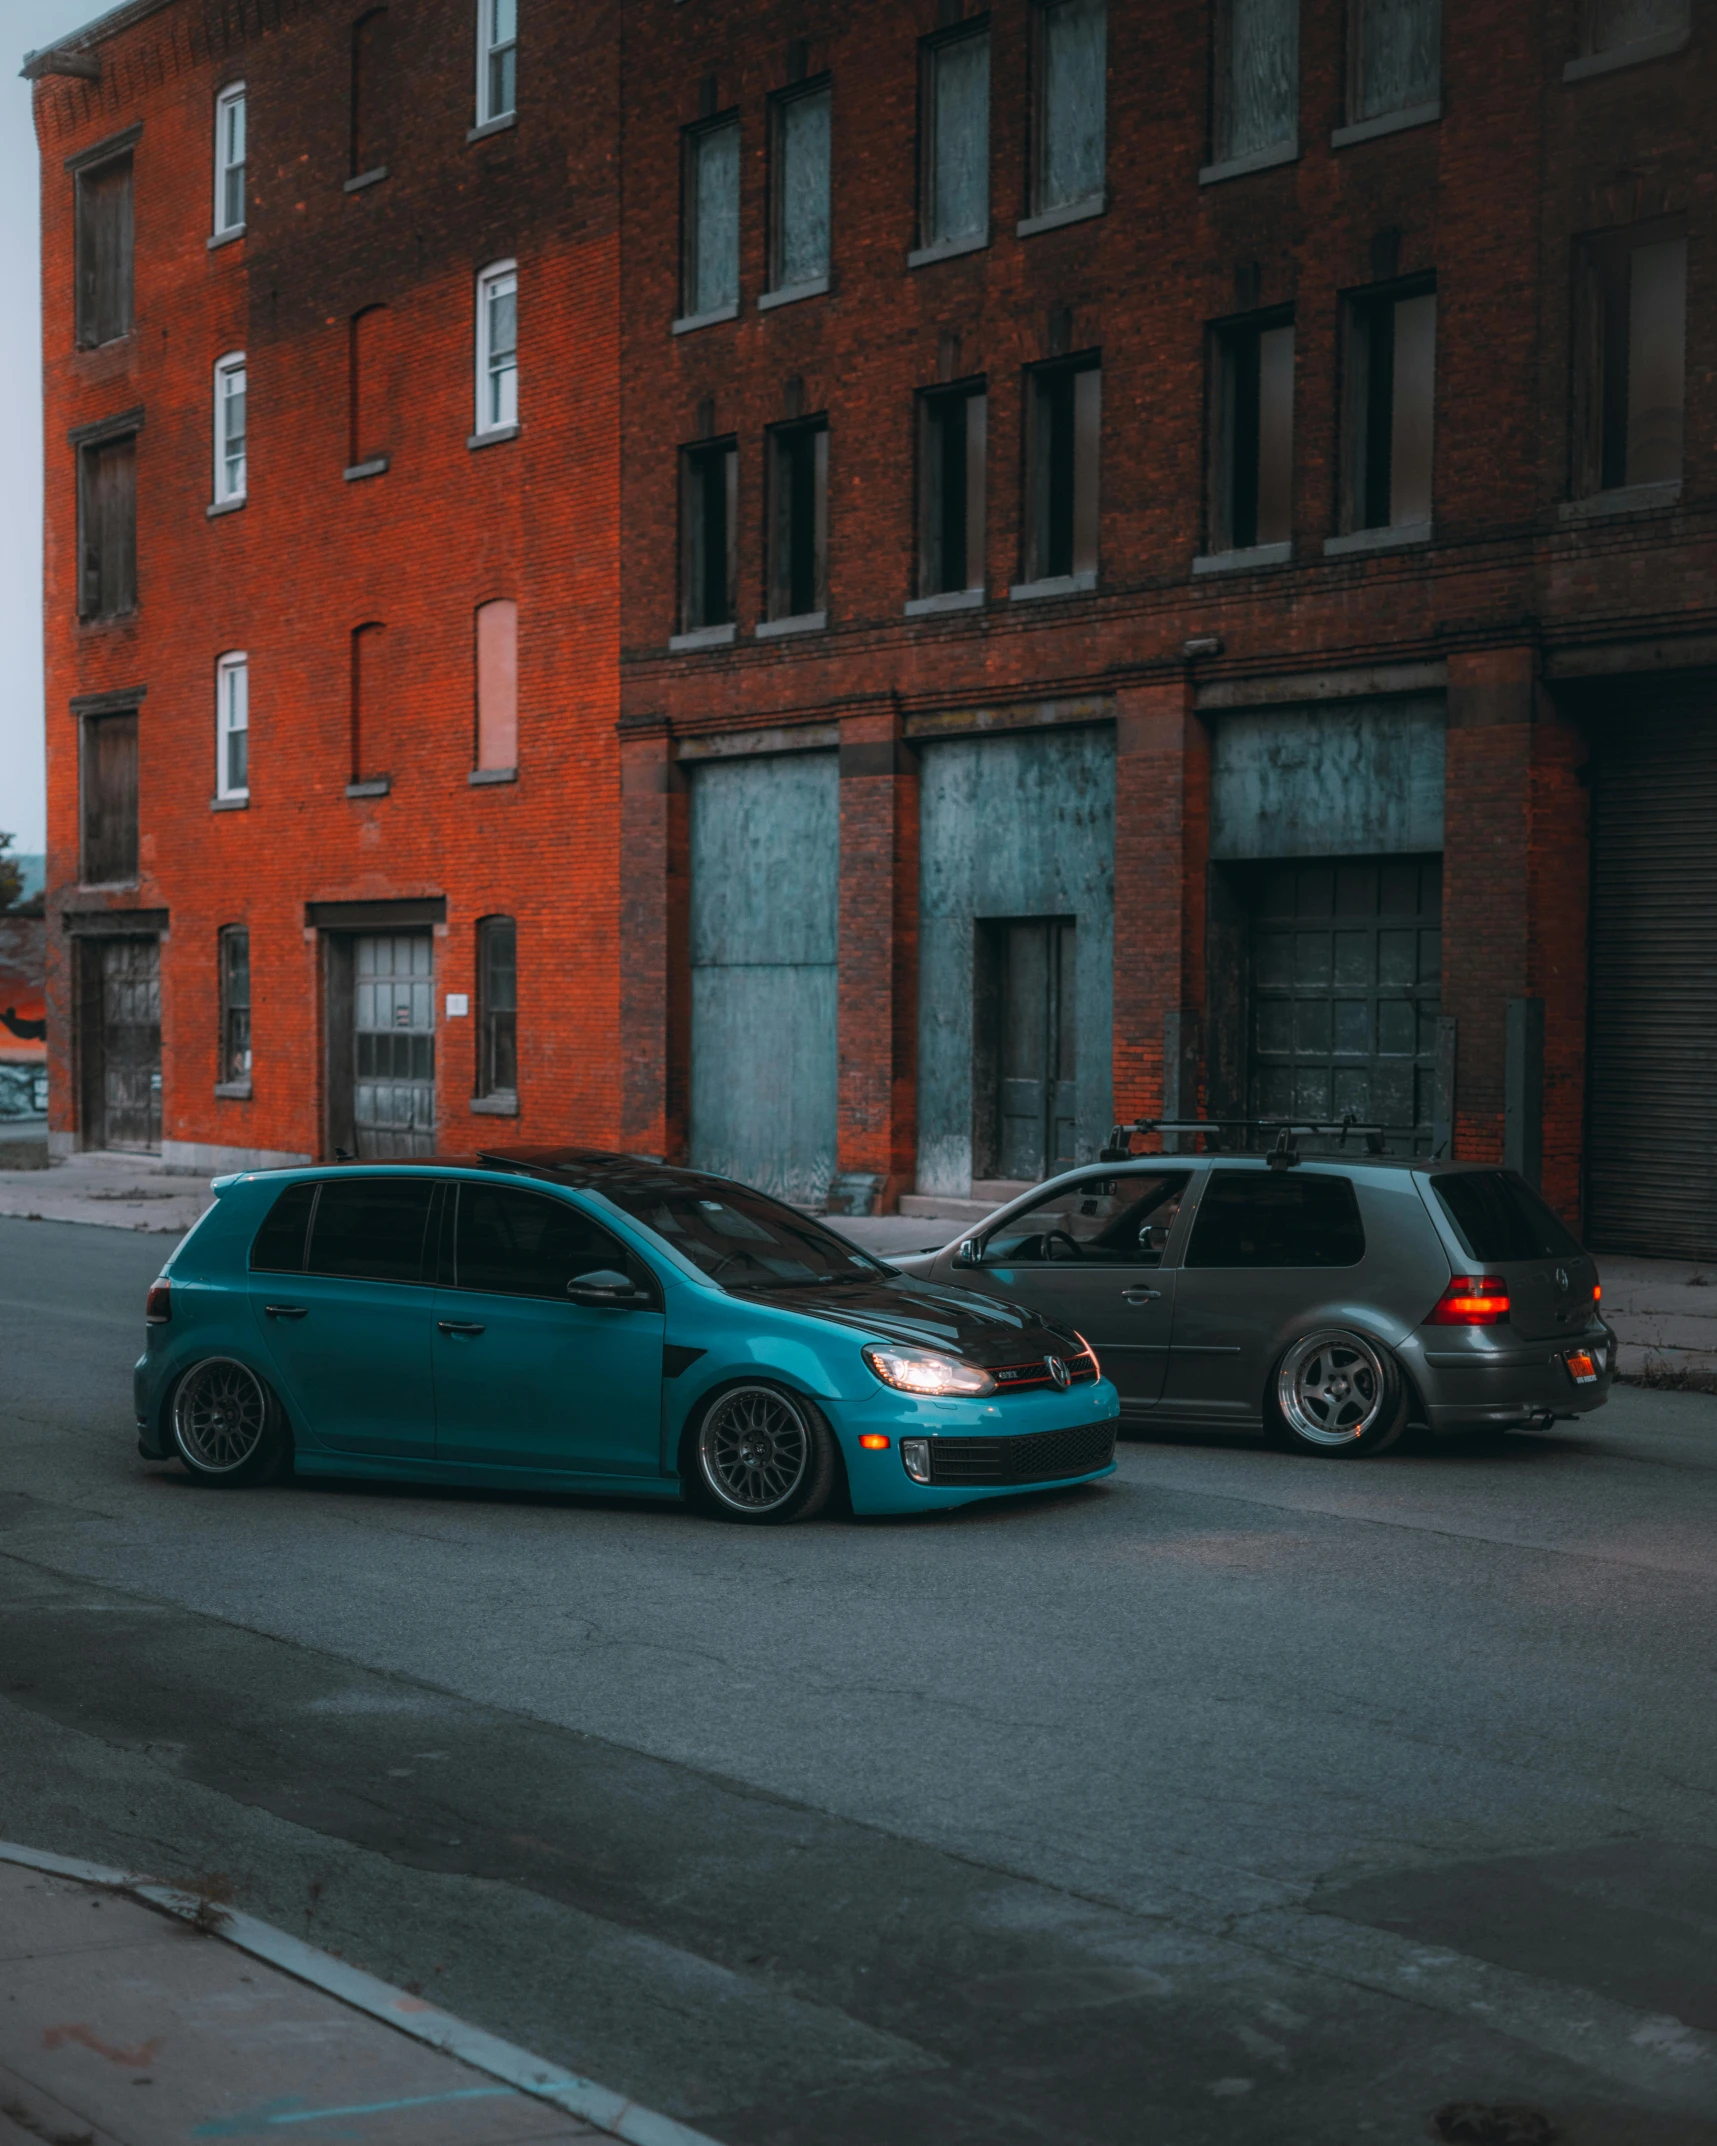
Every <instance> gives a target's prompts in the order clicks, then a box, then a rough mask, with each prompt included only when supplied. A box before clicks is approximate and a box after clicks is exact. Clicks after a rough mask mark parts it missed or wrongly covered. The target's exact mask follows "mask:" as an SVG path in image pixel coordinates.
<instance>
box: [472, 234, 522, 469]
mask: <svg viewBox="0 0 1717 2146" xmlns="http://www.w3.org/2000/svg"><path fill="white" fill-rule="evenodd" d="M518 421H519V271H518V263H517V262H516V261H497V262H496V263H495V264H494V266H493V267H492V268H486V269H484V271H483V273H482V274H481V275H480V276H479V277H478V278H477V431H478V433H479V434H482V433H485V432H506V431H510V430H511V429H512V427H513V426H514V425H516V424H517V423H518Z"/></svg>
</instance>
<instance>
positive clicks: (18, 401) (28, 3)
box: [0, 0, 109, 850]
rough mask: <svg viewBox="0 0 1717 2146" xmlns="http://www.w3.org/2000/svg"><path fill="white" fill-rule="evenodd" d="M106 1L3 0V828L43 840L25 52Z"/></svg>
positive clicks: (32, 201) (35, 371)
mask: <svg viewBox="0 0 1717 2146" xmlns="http://www.w3.org/2000/svg"><path fill="white" fill-rule="evenodd" d="M108 4H109V0H0V202H3V203H4V204H5V213H4V214H3V215H0V291H8V292H10V293H11V296H10V297H9V298H7V299H6V301H5V303H4V304H3V305H0V400H3V401H4V403H5V406H6V408H7V409H9V410H10V411H12V413H13V418H14V421H13V422H12V423H11V424H9V425H0V829H4V830H5V831H6V832H8V833H10V834H14V835H16V836H17V838H18V841H17V847H18V848H19V849H21V850H39V849H41V848H42V847H43V846H44V844H45V841H46V814H45V809H44V803H43V795H42V353H41V343H42V326H41V309H40V291H41V271H40V267H39V259H38V253H39V248H38V241H39V238H40V235H41V218H40V216H39V214H38V212H37V191H36V133H35V129H34V127H33V126H32V125H31V123H30V85H29V83H28V82H23V81H20V80H19V78H18V67H19V64H20V62H21V61H22V60H23V57H24V54H25V53H26V52H33V51H36V50H39V49H40V47H41V46H43V45H48V44H52V42H53V41H54V39H55V38H56V37H64V36H65V34H66V33H67V31H69V30H77V29H81V28H82V27H83V25H84V24H85V23H86V22H93V21H94V20H95V18H96V17H97V16H98V15H104V14H106V13H107V6H108Z"/></svg>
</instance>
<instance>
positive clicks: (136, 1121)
mask: <svg viewBox="0 0 1717 2146" xmlns="http://www.w3.org/2000/svg"><path fill="white" fill-rule="evenodd" d="M93 951H94V952H95V953H96V956H97V959H98V961H99V963H100V1006H101V1012H100V1024H101V1025H100V1039H99V1044H98V1048H99V1050H100V1053H101V1073H100V1081H99V1085H98V1086H97V1093H96V1097H95V1101H96V1104H97V1111H98V1114H99V1124H97V1125H95V1126H93V1127H92V1128H91V1130H92V1131H93V1132H94V1133H95V1136H96V1138H95V1141H94V1143H93V1144H94V1145H96V1146H99V1147H104V1148H136V1149H142V1150H146V1151H154V1150H157V1149H159V1147H160V1145H161V942H160V940H159V939H154V938H144V937H138V938H132V939H103V940H101V941H99V942H98V944H97V946H96V947H95V948H94V949H93Z"/></svg>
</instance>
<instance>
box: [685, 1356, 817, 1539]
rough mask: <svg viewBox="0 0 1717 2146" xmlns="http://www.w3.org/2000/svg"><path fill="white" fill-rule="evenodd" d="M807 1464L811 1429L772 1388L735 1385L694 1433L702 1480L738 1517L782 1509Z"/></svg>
mask: <svg viewBox="0 0 1717 2146" xmlns="http://www.w3.org/2000/svg"><path fill="white" fill-rule="evenodd" d="M810 1465H811V1426H810V1425H809V1424H808V1423H807V1422H806V1420H805V1418H804V1417H803V1416H802V1415H801V1414H800V1412H799V1410H798V1409H797V1408H795V1407H794V1405H793V1403H792V1402H791V1401H790V1400H789V1399H788V1397H787V1395H786V1394H784V1393H782V1392H781V1391H780V1390H779V1389H778V1388H777V1387H774V1386H735V1387H734V1388H733V1389H732V1391H731V1392H728V1393H724V1394H723V1395H722V1396H721V1398H720V1400H719V1401H717V1402H716V1403H715V1405H714V1407H713V1408H711V1410H710V1411H709V1413H708V1415H706V1416H705V1417H704V1419H703V1425H702V1428H701V1429H700V1430H699V1432H698V1467H699V1468H700V1469H701V1470H702V1472H703V1479H704V1481H705V1482H706V1483H707V1484H708V1485H709V1487H710V1489H711V1491H712V1492H713V1493H714V1494H715V1496H716V1497H717V1498H719V1499H720V1500H721V1502H722V1504H723V1505H725V1506H728V1507H730V1508H731V1510H733V1511H734V1512H736V1513H771V1512H774V1511H775V1510H776V1509H777V1508H778V1507H780V1506H783V1505H785V1504H786V1503H787V1501H788V1500H789V1499H790V1498H791V1497H792V1496H793V1494H794V1492H795V1491H796V1490H798V1489H799V1487H800V1485H801V1484H802V1483H803V1482H804V1480H805V1475H806V1471H807V1470H808V1469H809V1467H810Z"/></svg>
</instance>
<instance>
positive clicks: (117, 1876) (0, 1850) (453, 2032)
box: [0, 1841, 718, 2146]
mask: <svg viewBox="0 0 1717 2146" xmlns="http://www.w3.org/2000/svg"><path fill="white" fill-rule="evenodd" d="M0 1863H17V1864H21V1865H22V1866H23V1867H24V1868H25V1869H28V1870H39V1871H42V1872H44V1873H45V1874H46V1875H47V1876H49V1877H56V1878H72V1879H75V1880H76V1881H77V1882H78V1883H79V1884H82V1885H100V1886H105V1887H106V1888H107V1889H108V1890H109V1891H111V1892H119V1893H125V1894H127V1895H129V1897H130V1898H131V1899H133V1900H139V1901H141V1902H142V1903H143V1904H144V1905H145V1906H146V1907H152V1908H156V1909H159V1910H160V1911H161V1912H162V1913H164V1914H168V1915H173V1916H177V1918H178V1919H179V1920H180V1921H181V1922H187V1923H189V1924H191V1925H192V1927H193V1928H194V1929H197V1930H201V1931H202V1932H204V1933H205V1935H208V1936H211V1937H220V1938H224V1939H225V1940H226V1942H227V1943H228V1944H229V1945H232V1946H235V1947H236V1948H237V1949H238V1950H239V1951H240V1952H247V1953H249V1954H250V1956H251V1958H252V1959H256V1960H261V1961H263V1962H264V1963H265V1964H266V1965H267V1966H270V1967H277V1968H279V1969H280V1970H281V1972H282V1973H284V1974H288V1975H291V1976H293V1977H294V1979H295V1980H297V1981H299V1982H307V1983H309V1984H310V1986H311V1987H312V1988H313V1989H318V1990H321V1991H322V1992H323V1993H324V1994H325V1995H327V1996H330V1997H335V1998H338V1999H339V2001H340V2002H341V2003H342V2004H347V2005H350V2006H351V2007H352V2009H353V2010H354V2011H357V2012H367V2013H368V2014H369V2016H370V2017H371V2018H372V2019H379V2020H380V2021H381V2022H382V2023H383V2025H384V2026H389V2027H393V2028H396V2029H397V2030H398V2032H399V2033H401V2034H409V2035H410V2036H411V2038H412V2039H413V2040H414V2041H418V2042H423V2043H426V2044H427V2045H428V2047H429V2048H431V2049H436V2050H439V2051H440V2052H441V2053H442V2054H443V2055H444V2056H449V2057H454V2058H457V2060H458V2061H459V2062H460V2063H461V2064H466V2065H469V2066H470V2068H471V2069H472V2070H473V2071H479V2072H482V2073H484V2074H485V2075H486V2076H487V2077H488V2078H491V2079H498V2080H500V2081H501V2082H502V2083H503V2084H504V2085H506V2086H510V2087H512V2088H514V2089H515V2090H516V2091H517V2092H519V2093H521V2094H529V2095H532V2096H533V2097H534V2098H535V2099H536V2100H538V2101H543V2102H547V2103H548V2105H549V2107H550V2108H553V2109H559V2110H560V2111H561V2113H562V2114H563V2115H566V2116H577V2117H582V2119H583V2120H584V2121H585V2122H586V2123H587V2124H594V2125H595V2126H596V2128H597V2129H598V2130H599V2131H606V2132H608V2133H609V2134H610V2136H612V2137H614V2138H617V2139H625V2140H626V2141H627V2142H628V2146H718V2142H717V2141H716V2140H714V2139H712V2138H710V2137H709V2136H708V2134H707V2133H705V2132H702V2131H693V2130H692V2129H691V2128H690V2126H689V2125H686V2124H682V2123H677V2122H676V2121H675V2119H674V2118H673V2117H671V2116H661V2115H658V2114H657V2112H656V2111H655V2110H654V2109H646V2108H643V2107H641V2106H640V2104H639V2103H637V2102H635V2101H632V2100H629V2099H628V2098H627V2096H626V2095H624V2094H616V2093H615V2092H614V2091H613V2090H612V2089H611V2088H609V2087H606V2086H598V2085H597V2083H596V2081H595V2080H594V2079H584V2078H581V2077H580V2076H579V2075H578V2074H577V2073H576V2072H569V2071H563V2070H561V2068H560V2067H559V2066H558V2065H555V2064H549V2063H547V2062H545V2061H544V2059H543V2058H541V2057H534V2056H532V2055H531V2053H530V2052H529V2050H526V2049H520V2048H518V2047H517V2046H516V2045H515V2044H514V2043H512V2042H503V2041H502V2040H501V2039H500V2038H499V2037H498V2036H497V2035H493V2034H489V2033H486V2032H485V2031H484V2029H483V2028H481V2027H473V2026H471V2025H469V2024H468V2023H467V2022H466V2021H464V2020H462V2019H455V2018H454V2016H453V2014H452V2013H451V2012H443V2011H441V2010H440V2009H439V2007H437V2006H435V2005H433V2004H429V2003H427V2002H426V2001H425V2000H424V1999H423V1998H421V1997H413V1996H411V1995H410V1994H409V1993H408V1992H407V1991H405V1990H402V1989H396V1988H395V1987H394V1985H393V1984H392V1983H391V1982H383V1981H380V1980H379V1979H378V1978H377V1977H376V1976H375V1975H368V1974H365V1973H364V1971H363V1969H362V1968H359V1967H349V1966H348V1965H347V1964H346V1962H345V1961H344V1960H337V1959H335V1958H334V1956H333V1955H332V1954H331V1953H327V1952H318V1951H317V1949H316V1947H315V1946H314V1945H306V1944H304V1943H302V1942H301V1941H300V1940H299V1939H298V1938H295V1937H289V1936H288V1935H287V1933H286V1932H285V1931H284V1930H277V1929H275V1927H274V1925H273V1924H272V1923H266V1922H259V1921H257V1919H256V1917H255V1916H253V1915H244V1914H241V1913H240V1912H239V1911H238V1910H237V1909H236V1908H225V1907H221V1906H219V1905H217V1904H216V1903H215V1902H214V1901H211V1900H206V1899H204V1898H202V1897H201V1896H200V1895H198V1894H196V1893H185V1892H180V1891H179V1890H178V1888H177V1887H175V1886H171V1885H157V1884H156V1883H155V1882H154V1881H153V1880H152V1879H149V1878H145V1877H140V1876H138V1875H137V1874H136V1873H134V1872H128V1871H123V1870H110V1869H107V1868H106V1867H105V1866H104V1865H102V1864H100V1863H83V1862H79V1861H78V1860H77V1859H76V1858H75V1857H73V1856H68V1855H49V1854H48V1853H46V1852H45V1851H44V1850H42V1849H39V1848H24V1847H20V1846H19V1845H18V1844H17V1843H16V1842H15V1841H0Z"/></svg>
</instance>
